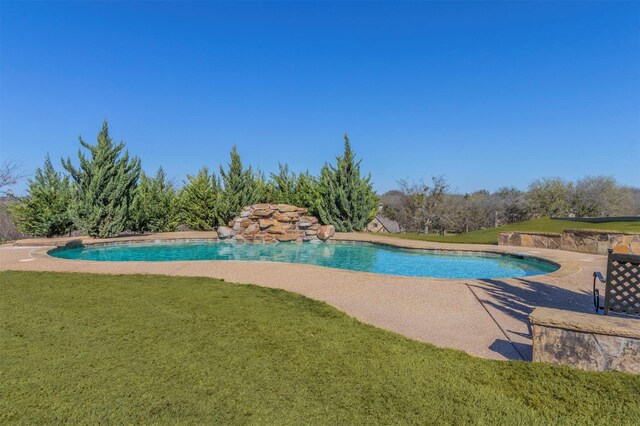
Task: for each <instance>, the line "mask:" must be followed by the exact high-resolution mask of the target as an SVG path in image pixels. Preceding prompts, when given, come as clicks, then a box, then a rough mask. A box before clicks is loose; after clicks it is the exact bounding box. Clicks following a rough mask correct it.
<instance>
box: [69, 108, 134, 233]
mask: <svg viewBox="0 0 640 426" xmlns="http://www.w3.org/2000/svg"><path fill="white" fill-rule="evenodd" d="M80 145H82V146H83V147H84V148H86V149H87V150H88V151H89V154H90V155H89V157H86V156H85V155H84V154H83V153H82V151H81V150H78V158H79V160H80V166H79V167H78V168H77V169H76V168H75V167H74V166H73V165H72V164H71V160H70V159H69V158H67V160H63V161H62V165H63V166H64V168H65V169H66V170H67V171H68V172H69V173H70V174H71V178H72V179H73V181H74V183H75V194H74V202H73V209H72V212H73V219H74V222H75V224H76V226H77V227H78V228H79V229H81V230H82V231H84V232H86V233H87V234H89V235H90V236H92V237H100V238H102V237H115V236H117V235H118V234H119V233H121V232H122V231H124V230H125V229H126V226H127V224H128V222H129V208H130V204H131V200H132V198H133V194H134V190H135V187H136V184H137V182H138V177H139V175H140V160H139V159H138V158H136V157H134V158H131V159H130V158H129V153H128V152H127V151H126V150H125V151H123V149H124V146H125V144H124V142H120V143H118V144H114V143H113V141H112V140H111V137H110V136H109V127H108V125H107V120H104V122H103V123H102V129H101V130H100V133H98V138H97V144H96V145H89V144H88V143H86V142H85V141H84V140H83V139H82V138H80Z"/></svg>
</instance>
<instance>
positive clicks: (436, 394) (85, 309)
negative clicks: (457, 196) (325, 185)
mask: <svg viewBox="0 0 640 426" xmlns="http://www.w3.org/2000/svg"><path fill="white" fill-rule="evenodd" d="M0 312H1V315H0V324H1V327H0V332H1V335H0V341H1V342H2V344H1V345H0V370H1V374H2V379H1V380H0V394H1V395H2V397H1V398H0V423H4V424H19V423H30V424H52V423H71V424H78V423H82V424H96V423H116V424H138V423H144V424H175V423H180V424H211V423H218V424H220V423H223V424H226V423H231V424H238V423H248V422H250V423H261V424H265V423H278V424H307V423H325V424H326V423H331V424H335V423H354V424H355V423H357V424H372V423H387V424H389V423H394V424H398V423H420V424H589V423H598V424H607V423H611V424H625V423H626V424H632V423H635V422H637V421H638V419H639V418H640V376H632V375H626V374H621V373H589V372H583V371H578V370H573V369H569V368H562V367H554V366H550V365H538V364H531V363H526V362H498V361H488V360H482V359H478V358H473V357H471V356H468V355H466V354H464V353H462V352H458V351H453V350H446V349H439V348H436V347H434V346H431V345H427V344H423V343H419V342H416V341H412V340H409V339H407V338H404V337H402V336H399V335H396V334H393V333H390V332H386V331H383V330H380V329H377V328H375V327H371V326H368V325H364V324H362V323H360V322H358V321H356V320H354V319H352V318H350V317H348V316H346V315H344V314H342V313H341V312H339V311H338V310H336V309H334V308H332V307H330V306H328V305H326V304H323V303H318V302H315V301H312V300H309V299H307V298H304V297H302V296H298V295H295V294H291V293H287V292H284V291H279V290H272V289H266V288H260V287H254V286H242V285H235V284H229V283H225V282H222V281H219V280H213V279H207V278H175V277H162V276H142V275H140V276H137V275H136V276H106V275H88V274H61V273H32V272H2V273H0ZM636 424H637V423H636Z"/></svg>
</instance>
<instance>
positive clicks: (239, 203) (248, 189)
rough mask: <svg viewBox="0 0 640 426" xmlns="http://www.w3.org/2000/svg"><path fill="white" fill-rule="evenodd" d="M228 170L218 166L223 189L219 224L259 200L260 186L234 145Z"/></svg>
mask: <svg viewBox="0 0 640 426" xmlns="http://www.w3.org/2000/svg"><path fill="white" fill-rule="evenodd" d="M228 166H229V170H228V171H225V170H224V169H223V168H222V166H220V175H221V176H222V183H223V185H224V189H223V192H222V201H221V205H220V217H219V224H220V225H226V224H227V222H229V221H230V220H231V219H233V217H235V216H237V215H238V214H240V210H242V208H243V207H245V206H248V205H250V204H254V203H257V202H258V201H260V196H261V194H260V187H259V185H258V182H257V179H256V177H255V176H254V174H253V171H252V170H251V167H249V168H247V169H245V168H244V167H243V166H242V161H241V160H240V154H238V150H237V149H236V147H235V146H234V147H233V149H232V150H231V162H230V163H229V165H228Z"/></svg>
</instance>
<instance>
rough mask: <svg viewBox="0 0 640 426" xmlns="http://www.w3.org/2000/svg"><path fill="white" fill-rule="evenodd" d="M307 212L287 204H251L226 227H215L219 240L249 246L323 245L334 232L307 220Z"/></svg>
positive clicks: (331, 228)
mask: <svg viewBox="0 0 640 426" xmlns="http://www.w3.org/2000/svg"><path fill="white" fill-rule="evenodd" d="M307 211H308V209H306V208H304V207H296V206H292V205H289V204H267V203H263V204H253V205H251V206H247V207H245V208H243V209H242V211H241V212H240V215H239V216H237V217H235V218H234V219H233V220H232V221H231V222H229V227H226V226H220V227H218V236H219V237H220V238H221V239H233V240H235V241H252V242H256V243H257V242H265V243H269V242H277V241H297V242H302V241H320V240H322V241H325V240H328V239H329V238H331V237H332V236H333V234H334V233H335V228H334V227H333V226H331V225H320V223H319V221H318V219H317V218H316V217H315V216H307V214H306V213H307Z"/></svg>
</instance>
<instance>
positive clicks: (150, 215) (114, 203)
mask: <svg viewBox="0 0 640 426" xmlns="http://www.w3.org/2000/svg"><path fill="white" fill-rule="evenodd" d="M80 145H81V149H80V150H79V151H78V159H77V164H74V162H72V161H71V159H70V158H67V159H63V160H62V166H63V171H58V170H56V169H55V167H54V165H53V163H52V161H51V159H50V158H49V156H47V157H46V158H45V163H44V165H43V167H42V168H39V169H37V171H36V173H35V176H34V178H33V179H30V180H29V182H28V189H27V196H26V197H22V198H20V199H18V201H17V202H15V203H12V207H11V210H12V214H13V217H14V219H15V222H16V225H17V227H18V229H19V230H20V231H21V232H23V233H25V234H28V235H33V236H47V237H51V236H54V235H64V234H68V233H70V232H71V231H72V230H79V231H80V232H81V233H84V234H87V235H90V236H92V237H113V236H117V235H119V234H121V233H123V232H125V231H131V232H163V231H173V230H176V229H178V228H179V227H181V226H183V227H186V228H188V229H191V230H212V229H214V228H215V227H217V226H220V225H227V224H228V222H229V221H230V220H231V219H232V218H233V217H234V216H236V215H238V214H239V213H240V210H241V209H242V208H243V207H244V206H246V205H250V204H255V203H262V202H265V203H266V202H269V203H286V204H294V205H297V206H302V207H307V208H309V212H310V214H314V215H318V216H319V218H320V220H321V221H322V222H323V223H325V224H331V225H334V226H335V227H336V229H337V230H338V231H359V230H363V229H364V227H365V226H366V224H367V223H368V222H369V221H370V220H371V219H372V218H373V216H374V215H375V212H376V205H377V196H376V194H375V193H374V191H373V188H372V184H371V181H370V177H369V176H364V175H363V174H362V173H361V171H360V161H356V159H355V155H354V154H353V152H352V150H351V145H350V143H349V138H348V137H347V135H346V134H345V141H344V153H343V155H341V156H338V157H336V163H335V164H328V163H326V164H325V165H324V166H323V167H322V170H321V172H320V175H319V176H313V175H311V174H310V173H308V172H303V173H297V174H296V173H294V172H292V171H290V169H289V167H288V166H287V165H286V164H281V165H280V166H279V171H278V173H271V174H270V175H269V177H266V176H265V175H264V174H263V173H261V172H258V171H254V170H253V169H252V168H251V167H245V166H244V164H243V163H242V161H241V158H240V154H239V153H238V151H237V149H236V147H235V146H234V147H233V149H232V150H231V155H230V161H229V163H228V164H227V166H226V167H223V166H220V168H219V173H218V174H216V173H215V172H212V171H210V169H209V168H208V167H202V168H201V169H200V170H199V171H198V173H196V174H194V175H188V176H187V178H186V180H185V182H184V185H183V186H182V188H180V189H178V188H177V186H176V185H175V183H174V182H172V181H171V180H170V179H168V178H167V176H166V173H165V171H164V170H163V169H162V168H160V169H158V171H157V172H156V174H155V175H154V176H149V175H147V174H145V173H144V172H143V171H142V168H141V161H140V159H139V158H137V157H130V156H129V153H128V152H127V151H126V150H125V144H124V142H120V143H114V142H113V140H112V139H111V136H110V135H109V129H108V125H107V122H106V120H105V121H104V123H103V125H102V129H101V130H100V132H99V134H98V137H97V143H96V144H95V145H91V144H89V143H87V142H85V141H84V140H83V139H82V138H80ZM82 148H84V151H83V150H82ZM65 172H66V173H65ZM7 182H9V180H7Z"/></svg>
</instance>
